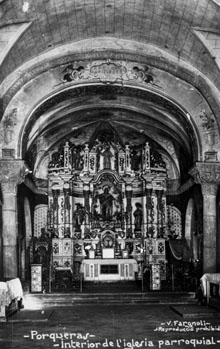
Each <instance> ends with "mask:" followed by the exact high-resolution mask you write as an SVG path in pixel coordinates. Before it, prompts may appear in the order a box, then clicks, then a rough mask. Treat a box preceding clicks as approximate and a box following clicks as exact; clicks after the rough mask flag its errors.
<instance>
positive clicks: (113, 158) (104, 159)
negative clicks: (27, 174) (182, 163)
mask: <svg viewBox="0 0 220 349" xmlns="http://www.w3.org/2000/svg"><path fill="white" fill-rule="evenodd" d="M166 185H167V170H166V163H165V161H164V160H163V156H162V155H161V154H160V153H159V152H158V151H157V150H155V149H154V148H153V147H152V145H151V144H150V143H149V142H147V141H146V142H144V143H143V144H138V145H132V144H123V142H122V141H121V139H120V138H119V137H118V136H117V132H115V130H113V129H110V128H108V129H104V130H100V131H96V132H95V133H94V134H93V136H92V137H91V141H90V143H86V144H75V143H71V141H68V140H65V141H64V142H63V143H62V144H60V145H59V147H58V148H57V151H55V152H53V153H52V154H51V157H50V161H49V165H48V207H47V219H46V226H45V229H44V233H45V235H46V236H47V239H49V240H50V242H51V249H50V251H51V262H50V263H51V265H52V269H53V273H54V271H56V272H59V271H62V270H68V269H69V270H70V271H71V272H72V273H73V275H79V274H80V273H81V274H83V277H84V279H85V280H87V281H119V280H120V281H121V280H135V279H137V278H139V279H140V278H141V277H143V266H148V267H151V266H152V270H156V273H155V275H156V277H155V280H154V281H152V288H155V289H156V288H157V287H160V285H159V284H160V279H162V280H163V279H166V248H165V246H166V245H165V241H166V240H167V239H168V238H169V233H170V227H169V222H168V221H170V217H168V216H169V215H170V214H171V215H172V222H173V224H175V220H176V222H177V221H178V220H179V217H178V213H175V212H174V211H171V210H169V207H168V205H167V203H166ZM178 230H179V231H178ZM175 231H176V233H177V234H178V235H181V224H180V222H179V221H178V222H177V224H176V226H175ZM158 273H159V276H158ZM152 280H153V279H152Z"/></svg>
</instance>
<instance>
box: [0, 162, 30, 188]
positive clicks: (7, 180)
mask: <svg viewBox="0 0 220 349" xmlns="http://www.w3.org/2000/svg"><path fill="white" fill-rule="evenodd" d="M29 172H30V170H29V169H28V167H27V166H26V165H25V163H24V160H19V159H18V160H0V182H1V189H2V192H3V193H12V194H16V190H17V185H18V184H21V183H22V182H23V181H24V180H25V177H26V175H27V174H28V173H29Z"/></svg>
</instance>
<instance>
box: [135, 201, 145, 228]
mask: <svg viewBox="0 0 220 349" xmlns="http://www.w3.org/2000/svg"><path fill="white" fill-rule="evenodd" d="M135 206H136V210H135V211H134V213H133V215H134V230H135V231H139V230H141V225H142V220H143V211H142V205H141V204H140V203H139V202H137V203H136V204H135Z"/></svg>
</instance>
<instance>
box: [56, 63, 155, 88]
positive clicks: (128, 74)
mask: <svg viewBox="0 0 220 349" xmlns="http://www.w3.org/2000/svg"><path fill="white" fill-rule="evenodd" d="M61 75H62V77H61V81H62V83H68V82H72V81H74V82H80V81H83V80H90V81H91V80H98V81H99V82H102V83H104V84H114V83H117V82H122V81H134V82H139V83H145V84H151V85H153V86H155V87H160V86H159V85H157V84H155V81H154V76H153V74H152V72H151V71H150V68H149V67H148V66H138V65H135V64H134V63H133V64H131V63H127V62H123V61H112V60H111V59H107V60H105V61H93V62H92V63H86V64H84V65H76V63H72V64H68V65H67V66H66V67H65V69H64V70H63V71H62V73H61ZM160 88H161V87H160Z"/></svg>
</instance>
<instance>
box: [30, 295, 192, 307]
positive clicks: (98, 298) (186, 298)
mask: <svg viewBox="0 0 220 349" xmlns="http://www.w3.org/2000/svg"><path fill="white" fill-rule="evenodd" d="M196 302H197V300H196V299H195V293H194V292H161V291H152V292H144V293H141V292H139V293H123V294H122V293H93V294H91V293H81V294H73V293H51V294H26V295H25V297H24V307H25V308H26V309H28V308H30V309H31V308H35V309H39V308H44V307H50V306H54V307H55V306H71V305H80V304H109V305H112V304H195V303H196Z"/></svg>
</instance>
